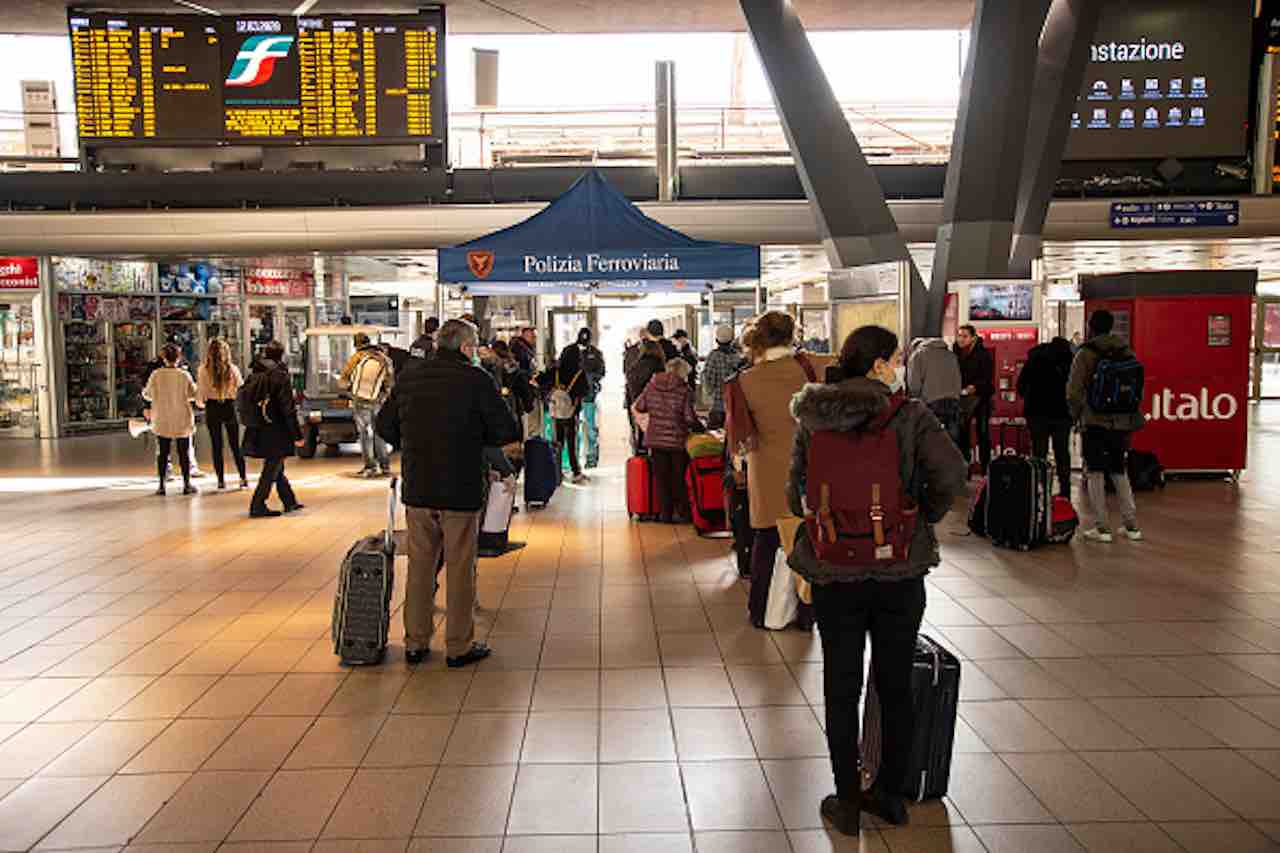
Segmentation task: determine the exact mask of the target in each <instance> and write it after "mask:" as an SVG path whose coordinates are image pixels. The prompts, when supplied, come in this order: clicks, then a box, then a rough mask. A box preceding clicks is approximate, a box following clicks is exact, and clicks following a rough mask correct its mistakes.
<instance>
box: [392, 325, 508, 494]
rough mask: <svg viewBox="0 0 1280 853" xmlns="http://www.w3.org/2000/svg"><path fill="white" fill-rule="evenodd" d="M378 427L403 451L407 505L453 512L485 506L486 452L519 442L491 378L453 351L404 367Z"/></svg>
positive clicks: (413, 362)
mask: <svg viewBox="0 0 1280 853" xmlns="http://www.w3.org/2000/svg"><path fill="white" fill-rule="evenodd" d="M376 428H377V431H378V435H380V436H381V437H382V438H383V439H384V440H385V441H386V442H387V443H388V444H391V445H393V446H395V447H398V448H399V449H400V451H401V457H400V473H401V478H402V479H403V481H404V483H403V487H402V491H401V496H402V498H403V500H404V502H405V504H406V505H407V506H412V507H422V508H428V509H439V510H454V511H456V512H476V511H478V510H479V509H480V507H481V506H482V505H483V503H484V492H485V489H484V478H485V462H484V449H485V448H486V447H503V446H505V445H508V444H510V443H512V442H513V441H518V440H519V438H520V428H519V426H518V425H517V424H516V420H515V418H514V417H512V415H511V412H510V410H509V409H508V408H507V405H506V403H504V402H503V401H502V397H501V395H499V394H498V389H497V388H496V387H495V386H494V384H493V378H492V377H490V376H489V374H488V373H486V372H485V371H484V370H482V369H481V368H478V367H473V366H472V365H471V363H470V362H469V361H467V359H466V357H465V356H463V355H462V354H461V353H458V352H454V351H451V350H437V351H436V355H435V357H434V358H431V359H415V360H414V361H412V362H411V363H410V364H409V365H407V366H406V367H405V369H404V372H403V373H401V374H400V378H399V379H398V380H397V381H396V387H395V389H394V390H393V391H392V392H391V396H390V397H388V398H387V402H386V403H384V404H383V406H382V411H380V412H379V413H378V419H377V425H376Z"/></svg>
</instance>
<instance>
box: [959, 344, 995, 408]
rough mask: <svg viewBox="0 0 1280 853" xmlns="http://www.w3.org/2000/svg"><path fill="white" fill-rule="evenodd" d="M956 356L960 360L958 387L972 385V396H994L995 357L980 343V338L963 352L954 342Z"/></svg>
mask: <svg viewBox="0 0 1280 853" xmlns="http://www.w3.org/2000/svg"><path fill="white" fill-rule="evenodd" d="M952 349H953V350H954V351H955V354H956V358H958V359H959V360H960V387H961V388H968V387H969V386H970V385H972V386H973V387H974V388H975V389H976V393H975V394H974V396H976V397H978V398H980V399H981V398H990V397H994V396H995V393H996V357H995V354H994V353H992V352H991V350H989V349H987V348H986V346H984V345H983V343H982V338H978V340H977V341H976V342H975V343H974V345H973V349H971V350H969V351H968V352H965V351H964V350H963V349H961V348H960V345H959V344H956V345H955V346H954V347H953V348H952Z"/></svg>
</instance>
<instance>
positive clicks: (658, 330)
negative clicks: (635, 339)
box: [645, 320, 667, 338]
mask: <svg viewBox="0 0 1280 853" xmlns="http://www.w3.org/2000/svg"><path fill="white" fill-rule="evenodd" d="M645 328H646V329H647V330H648V331H649V334H651V335H653V336H654V337H655V338H660V337H662V336H663V335H664V334H666V331H667V330H666V328H665V327H664V326H663V325H662V321H661V320H650V321H649V325H648V326H646V327H645Z"/></svg>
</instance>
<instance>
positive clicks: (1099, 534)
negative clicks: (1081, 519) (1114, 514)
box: [1084, 527, 1115, 545]
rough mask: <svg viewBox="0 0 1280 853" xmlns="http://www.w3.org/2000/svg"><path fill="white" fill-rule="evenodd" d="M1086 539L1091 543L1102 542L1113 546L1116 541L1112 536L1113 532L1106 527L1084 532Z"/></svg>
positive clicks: (1089, 529)
mask: <svg viewBox="0 0 1280 853" xmlns="http://www.w3.org/2000/svg"><path fill="white" fill-rule="evenodd" d="M1084 538H1085V539H1088V540H1089V541H1090V542H1102V543H1104V544H1108V545H1109V544H1111V543H1112V542H1114V541H1115V537H1114V536H1112V535H1111V531H1110V530H1108V529H1107V528H1105V527H1090V528H1088V529H1087V530H1085V532H1084Z"/></svg>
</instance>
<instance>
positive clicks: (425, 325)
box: [422, 317, 440, 335]
mask: <svg viewBox="0 0 1280 853" xmlns="http://www.w3.org/2000/svg"><path fill="white" fill-rule="evenodd" d="M438 331H440V318H439V317H428V318H427V319H425V320H423V321H422V334H424V335H434V334H435V333H436V332H438Z"/></svg>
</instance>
